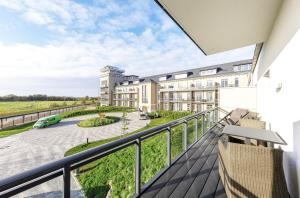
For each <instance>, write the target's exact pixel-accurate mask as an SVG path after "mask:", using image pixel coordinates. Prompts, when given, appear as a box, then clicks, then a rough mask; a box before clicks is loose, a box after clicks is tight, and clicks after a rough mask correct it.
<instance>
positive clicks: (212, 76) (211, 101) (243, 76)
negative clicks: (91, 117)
mask: <svg viewBox="0 0 300 198" xmlns="http://www.w3.org/2000/svg"><path fill="white" fill-rule="evenodd" d="M251 66H252V60H244V61H238V62H232V63H226V64H221V65H213V66H208V67H202V68H196V69H189V70H184V71H177V72H173V73H166V74H160V75H155V76H148V77H138V76H135V75H130V76H126V75H124V74H123V73H124V71H123V70H120V69H118V68H117V67H112V66H106V67H104V68H103V69H101V75H100V78H101V85H100V101H101V105H114V106H126V107H133V108H136V109H140V110H142V111H145V112H151V111H155V110H171V111H193V112H198V111H203V110H206V109H210V108H214V107H216V106H218V104H219V89H220V88H225V87H248V86H249V79H250V71H251Z"/></svg>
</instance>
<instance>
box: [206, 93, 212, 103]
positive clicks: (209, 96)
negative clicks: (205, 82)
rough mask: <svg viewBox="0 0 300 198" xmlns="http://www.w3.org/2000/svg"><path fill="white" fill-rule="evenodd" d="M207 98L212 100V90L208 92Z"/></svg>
mask: <svg viewBox="0 0 300 198" xmlns="http://www.w3.org/2000/svg"><path fill="white" fill-rule="evenodd" d="M206 99H207V101H212V99H213V93H212V92H207V95H206Z"/></svg>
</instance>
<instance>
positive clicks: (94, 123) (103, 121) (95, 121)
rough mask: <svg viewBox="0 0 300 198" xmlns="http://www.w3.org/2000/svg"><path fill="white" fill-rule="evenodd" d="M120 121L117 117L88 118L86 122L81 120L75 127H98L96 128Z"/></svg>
mask: <svg viewBox="0 0 300 198" xmlns="http://www.w3.org/2000/svg"><path fill="white" fill-rule="evenodd" d="M118 121H120V118H119V117H115V116H106V117H104V118H100V117H99V118H90V119H87V120H82V121H80V122H79V123H78V124H77V126H80V127H98V126H103V125H108V124H113V123H116V122H118Z"/></svg>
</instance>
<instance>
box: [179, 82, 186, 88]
mask: <svg viewBox="0 0 300 198" xmlns="http://www.w3.org/2000/svg"><path fill="white" fill-rule="evenodd" d="M178 88H180V89H186V88H187V83H186V82H179V83H178Z"/></svg>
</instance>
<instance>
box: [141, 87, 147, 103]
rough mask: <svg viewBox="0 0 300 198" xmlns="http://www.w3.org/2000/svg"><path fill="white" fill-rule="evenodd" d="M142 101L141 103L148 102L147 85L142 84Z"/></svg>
mask: <svg viewBox="0 0 300 198" xmlns="http://www.w3.org/2000/svg"><path fill="white" fill-rule="evenodd" d="M142 102H143V103H148V98H147V85H142Z"/></svg>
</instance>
